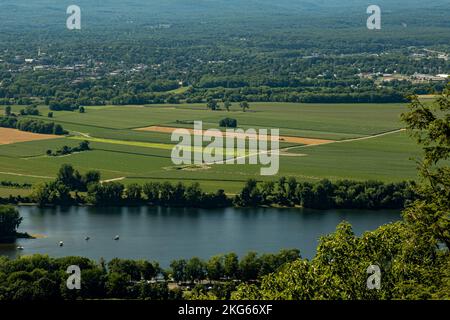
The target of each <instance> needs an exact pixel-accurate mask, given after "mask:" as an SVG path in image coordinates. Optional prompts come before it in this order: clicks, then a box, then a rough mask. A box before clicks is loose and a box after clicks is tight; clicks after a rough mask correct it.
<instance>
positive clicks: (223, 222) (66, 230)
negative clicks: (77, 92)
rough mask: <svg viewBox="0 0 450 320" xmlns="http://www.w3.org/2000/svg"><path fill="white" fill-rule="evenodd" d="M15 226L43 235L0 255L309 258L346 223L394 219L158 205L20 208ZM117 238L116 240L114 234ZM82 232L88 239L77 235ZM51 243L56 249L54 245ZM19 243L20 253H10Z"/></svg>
mask: <svg viewBox="0 0 450 320" xmlns="http://www.w3.org/2000/svg"><path fill="white" fill-rule="evenodd" d="M19 209H20V213H21V215H22V216H23V218H24V221H23V223H22V225H21V228H20V230H19V231H22V232H28V233H30V234H33V235H34V234H39V235H43V236H44V237H41V238H39V239H34V240H28V239H20V240H18V241H16V243H15V244H10V245H0V255H7V256H10V257H15V256H18V255H27V254H33V253H43V254H49V255H51V256H68V255H77V256H86V257H90V258H93V259H95V260H98V259H100V257H103V258H105V259H106V260H110V259H112V258H114V257H120V258H132V259H140V258H145V259H148V260H157V261H159V262H160V263H161V264H162V265H163V266H167V265H168V264H169V262H170V261H171V260H173V259H178V258H190V257H193V256H198V257H201V258H209V257H210V256H213V255H215V254H219V253H227V252H236V253H237V254H240V255H242V254H245V253H246V252H248V251H251V250H254V251H257V252H260V253H264V252H276V251H278V250H279V249H282V248H298V249H300V250H301V254H302V256H303V257H306V258H311V257H312V256H313V255H314V253H315V249H316V247H317V243H318V239H319V237H320V236H322V235H325V234H328V233H330V232H333V231H334V230H335V228H336V225H337V224H339V223H340V222H341V221H343V220H346V221H349V222H350V223H351V224H352V225H353V227H354V230H355V232H356V233H357V234H361V233H362V232H364V231H366V230H373V229H375V228H377V227H378V226H380V225H382V224H385V223H388V222H392V221H396V220H398V219H400V215H399V213H398V212H393V211H361V210H358V211H352V210H322V211H318V210H309V209H274V208H257V209H253V208H252V209H234V208H227V209H215V210H203V209H192V208H162V207H126V208H123V207H113V208H92V207H70V208H45V209H41V208H37V207H20V208H19ZM116 235H120V240H119V241H114V237H115V236H116ZM86 237H90V240H89V241H87V240H85V238H86ZM59 241H63V242H64V246H63V247H60V246H59V245H58V243H59ZM17 246H23V247H24V250H22V251H20V250H17Z"/></svg>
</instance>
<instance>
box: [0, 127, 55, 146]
mask: <svg viewBox="0 0 450 320" xmlns="http://www.w3.org/2000/svg"><path fill="white" fill-rule="evenodd" d="M58 138H60V137H59V136H55V135H53V134H37V133H32V132H26V131H20V130H17V129H10V128H0V145H2V144H13V143H18V142H27V141H37V140H49V139H58Z"/></svg>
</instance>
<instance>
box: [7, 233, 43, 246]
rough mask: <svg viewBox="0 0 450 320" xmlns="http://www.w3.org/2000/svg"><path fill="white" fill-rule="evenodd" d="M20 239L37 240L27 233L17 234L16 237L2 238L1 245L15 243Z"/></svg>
mask: <svg viewBox="0 0 450 320" xmlns="http://www.w3.org/2000/svg"><path fill="white" fill-rule="evenodd" d="M18 239H36V237H34V236H32V235H30V234H28V233H27V232H16V234H15V235H12V236H9V237H0V244H4V243H13V242H15V241H16V240H18Z"/></svg>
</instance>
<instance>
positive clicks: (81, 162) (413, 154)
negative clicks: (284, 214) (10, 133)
mask: <svg viewBox="0 0 450 320" xmlns="http://www.w3.org/2000/svg"><path fill="white" fill-rule="evenodd" d="M2 108H4V107H0V109H2ZM20 109H21V107H19V106H14V107H13V112H18V111H19V110H20ZM39 110H40V112H41V114H42V115H43V116H39V117H33V118H39V119H42V120H48V121H50V120H51V121H54V122H56V123H60V124H62V125H63V127H64V128H65V129H66V130H69V131H70V135H69V136H68V137H63V138H56V139H53V140H45V141H44V140H42V141H30V142H22V143H16V144H9V145H0V181H13V182H21V183H23V182H29V183H33V184H36V183H39V182H44V181H49V180H50V179H52V178H53V177H55V175H56V172H57V170H58V169H59V167H60V166H61V165H62V164H65V163H69V164H72V165H73V166H74V167H75V168H77V169H78V170H80V171H81V172H85V171H87V170H91V169H96V170H99V171H101V173H102V177H103V179H104V180H111V179H119V180H121V181H122V182H124V183H131V182H140V183H143V182H147V181H171V182H178V181H184V182H186V183H190V182H199V183H200V184H201V185H202V187H203V188H204V189H205V190H208V191H215V190H217V189H219V188H222V189H225V191H226V192H228V193H236V192H237V191H239V190H240V188H241V187H242V186H243V184H244V182H245V181H246V180H247V179H249V178H255V179H257V180H271V179H277V178H278V177H279V176H294V177H297V178H298V179H300V180H308V181H315V180H320V179H323V178H328V179H332V180H337V179H355V180H368V179H372V180H381V181H386V182H393V181H401V180H412V179H416V178H417V177H416V164H415V162H414V161H413V160H411V159H412V158H417V157H419V156H420V150H419V149H418V148H417V146H416V145H415V143H414V141H413V140H412V139H411V138H409V136H408V134H407V133H406V132H405V131H402V130H401V129H402V127H403V125H402V123H401V121H400V114H401V113H402V112H404V111H406V110H407V108H406V106H405V105H402V104H289V103H254V104H251V109H250V110H249V111H247V112H242V111H241V110H240V109H239V106H238V105H233V107H232V108H231V111H230V112H227V111H210V110H207V109H206V107H205V105H199V104H179V105H152V106H101V107H97V106H95V107H86V111H87V112H86V113H84V114H81V113H78V112H66V111H57V112H54V117H53V119H48V118H47V117H46V115H47V113H48V112H49V110H48V109H47V108H46V107H39ZM2 113H3V112H2V111H0V114H2ZM226 117H229V118H234V119H237V121H238V126H239V127H240V128H244V129H247V128H255V129H258V128H268V129H269V128H279V129H280V134H281V135H285V136H293V137H304V138H315V139H326V140H333V141H335V142H332V143H328V144H323V145H309V146H306V145H300V144H292V143H284V142H282V143H281V144H280V148H281V156H280V170H279V173H278V175H277V176H275V177H273V176H272V177H270V176H269V177H268V176H261V175H260V174H259V172H260V166H258V165H205V166H203V167H180V166H176V165H174V164H173V163H172V161H171V149H172V147H173V146H174V142H171V140H170V134H168V133H159V132H147V131H137V130H135V129H137V128H143V127H149V126H167V127H182V126H185V127H186V128H191V127H192V125H183V123H190V122H192V121H199V120H201V121H203V126H204V129H208V128H214V127H218V122H219V121H220V120H221V119H223V118H226ZM81 140H88V141H90V143H91V148H92V151H87V152H82V153H75V154H71V155H67V156H61V157H52V156H47V155H46V151H47V150H49V149H50V150H57V149H59V148H61V147H62V146H64V145H67V146H71V147H73V146H76V145H78V143H79V142H80V141H81ZM9 191H10V192H11V193H14V192H16V191H17V190H14V189H4V190H2V192H1V194H2V195H3V196H4V195H5V193H8V192H9ZM20 192H23V190H20Z"/></svg>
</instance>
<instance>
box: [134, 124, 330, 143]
mask: <svg viewBox="0 0 450 320" xmlns="http://www.w3.org/2000/svg"><path fill="white" fill-rule="evenodd" d="M177 129H180V128H176V127H161V126H150V127H145V128H138V129H135V130H138V131H150V132H162V133H170V134H172V132H173V131H175V130H177ZM186 130H188V131H189V133H190V134H192V135H194V134H198V132H197V131H196V130H194V129H190V128H186ZM222 134H225V133H223V132H215V131H207V130H203V131H202V135H203V136H206V137H221V136H222ZM226 135H227V136H228V137H231V138H237V139H246V138H248V139H250V140H258V139H259V135H258V134H248V135H246V134H242V133H237V132H228V133H226ZM280 142H288V143H296V144H304V145H319V144H325V143H330V142H334V140H324V139H311V138H301V137H289V136H280Z"/></svg>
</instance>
